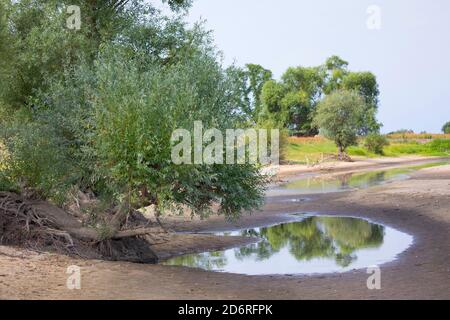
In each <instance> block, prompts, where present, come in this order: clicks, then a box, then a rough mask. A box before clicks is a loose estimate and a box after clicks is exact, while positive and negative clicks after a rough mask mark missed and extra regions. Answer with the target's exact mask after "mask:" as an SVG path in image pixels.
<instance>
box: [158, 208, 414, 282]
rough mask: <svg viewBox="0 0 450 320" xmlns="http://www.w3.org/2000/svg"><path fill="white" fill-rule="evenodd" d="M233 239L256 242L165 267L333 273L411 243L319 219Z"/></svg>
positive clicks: (365, 225)
mask: <svg viewBox="0 0 450 320" xmlns="http://www.w3.org/2000/svg"><path fill="white" fill-rule="evenodd" d="M233 235H244V236H254V237H258V238H260V239H261V241H259V242H257V243H254V244H250V245H246V246H243V247H240V248H236V249H230V250H225V251H219V252H213V253H202V254H193V255H186V256H181V257H176V258H173V259H170V260H168V261H166V262H165V264H168V265H182V266H188V267H197V268H202V269H205V270H216V271H227V272H235V273H244V274H284V273H318V272H339V271H346V270H348V269H350V268H362V267H367V266H370V265H373V264H379V263H383V262H387V261H390V260H392V259H394V258H395V256H396V255H397V254H398V253H400V252H401V251H403V250H405V249H406V248H407V247H408V246H409V245H410V244H411V242H412V238H411V237H410V236H409V235H406V234H403V233H401V232H398V231H396V230H394V229H392V228H388V227H384V226H381V225H378V224H373V223H370V222H368V221H366V220H363V219H357V218H349V217H324V216H310V217H307V218H304V219H302V220H301V221H298V222H292V223H285V224H280V225H276V226H271V227H266V228H256V229H250V230H245V231H241V232H235V233H233Z"/></svg>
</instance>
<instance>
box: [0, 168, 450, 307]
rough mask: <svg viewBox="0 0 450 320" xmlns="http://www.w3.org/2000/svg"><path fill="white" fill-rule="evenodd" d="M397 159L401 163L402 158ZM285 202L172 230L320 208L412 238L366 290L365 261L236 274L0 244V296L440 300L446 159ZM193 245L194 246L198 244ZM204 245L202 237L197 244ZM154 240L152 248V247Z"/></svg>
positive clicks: (448, 228)
mask: <svg viewBox="0 0 450 320" xmlns="http://www.w3.org/2000/svg"><path fill="white" fill-rule="evenodd" d="M405 163H406V162H405ZM309 198H310V201H308V202H302V203H292V202H290V201H287V200H289V197H288V196H286V197H283V196H279V197H271V198H268V201H267V204H266V205H265V207H264V208H263V210H261V211H259V212H257V213H254V214H253V215H252V216H246V217H245V218H243V219H242V220H240V221H239V222H238V223H227V222H225V221H223V219H222V218H218V217H213V218H211V219H209V220H208V221H206V222H200V221H194V222H190V223H186V222H184V221H178V222H177V223H174V224H173V226H175V227H176V228H177V229H179V230H181V229H183V230H195V231H204V230H223V229H233V228H241V227H248V226H255V225H263V224H266V223H270V222H276V221H280V220H282V219H286V218H285V214H286V213H294V212H320V213H322V214H328V215H339V214H341V215H352V216H360V217H365V218H369V219H371V220H373V221H376V222H380V223H384V224H387V225H389V226H392V227H394V228H397V229H399V230H402V231H405V232H408V233H409V234H412V235H413V236H414V245H413V246H412V247H411V248H410V249H408V250H407V251H405V252H404V253H402V254H401V255H400V257H399V258H398V259H397V260H396V261H394V262H391V263H388V264H385V265H382V266H381V271H382V289H381V290H368V289H367V287H366V280H367V277H368V275H367V274H366V270H354V271H351V272H347V273H343V274H327V275H319V276H313V277H311V276H245V275H236V274H226V273H214V272H207V271H202V270H198V269H190V268H184V267H168V266H162V265H140V264H132V263H123V262H104V261H96V260H83V259H75V258H70V257H67V256H60V255H50V254H38V253H33V252H29V251H24V250H18V249H14V248H8V247H0V298H2V299H30V298H32V299H315V298H317V299H348V298H350V299H392V298H398V299H407V298H408V299H419V298H424V299H438V298H443V299H450V166H445V167H435V168H428V169H424V170H420V171H418V172H416V173H415V174H414V175H413V176H412V178H411V179H409V180H405V181H397V182H393V183H389V184H386V185H383V186H378V187H373V188H369V189H365V190H359V191H353V192H343V193H335V194H324V195H312V196H309ZM245 241H249V240H248V239H242V238H236V239H223V238H216V237H211V236H207V235H191V236H177V238H176V239H174V241H173V245H172V247H171V248H168V247H167V246H166V247H159V250H160V251H161V252H162V251H167V250H168V249H170V250H172V253H177V250H181V249H180V248H181V247H182V246H186V245H187V246H188V247H190V249H191V250H203V249H204V248H205V247H206V248H209V249H213V248H220V247H223V246H232V245H235V244H236V243H244V242H245ZM200 244H201V246H200ZM205 244H206V246H205ZM156 249H158V248H156ZM70 265H77V266H79V267H81V275H82V278H81V284H82V288H81V290H68V289H67V288H66V280H67V277H68V275H67V274H66V270H67V267H68V266H70Z"/></svg>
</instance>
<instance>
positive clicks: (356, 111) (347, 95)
mask: <svg viewBox="0 0 450 320" xmlns="http://www.w3.org/2000/svg"><path fill="white" fill-rule="evenodd" d="M365 109H366V103H365V101H364V99H363V98H362V97H361V95H359V94H358V93H357V92H356V91H346V90H337V91H334V92H333V93H331V94H330V95H328V96H326V97H325V98H324V99H323V100H322V101H320V102H319V104H318V106H317V110H316V114H315V116H314V120H313V124H314V125H315V126H316V127H317V128H319V130H320V132H321V133H322V134H323V135H324V136H325V137H327V138H329V139H331V140H333V141H334V142H335V143H336V145H337V147H338V158H339V160H348V159H349V157H348V155H347V154H346V150H347V148H348V147H349V146H351V145H354V144H356V142H357V137H358V134H359V133H360V132H361V129H362V128H363V126H364V125H365V123H364V116H365V113H364V112H365Z"/></svg>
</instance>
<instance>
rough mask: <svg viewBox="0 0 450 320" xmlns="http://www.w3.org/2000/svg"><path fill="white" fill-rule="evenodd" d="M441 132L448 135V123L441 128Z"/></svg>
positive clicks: (449, 132) (449, 129)
mask: <svg viewBox="0 0 450 320" xmlns="http://www.w3.org/2000/svg"><path fill="white" fill-rule="evenodd" d="M442 132H443V133H446V134H450V121H449V122H447V123H446V124H444V126H443V127H442Z"/></svg>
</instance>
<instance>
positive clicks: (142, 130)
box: [0, 0, 265, 242]
mask: <svg viewBox="0 0 450 320" xmlns="http://www.w3.org/2000/svg"><path fill="white" fill-rule="evenodd" d="M188 3H189V2H188V1H187V2H186V1H175V0H174V1H169V4H170V5H171V6H172V7H173V8H174V9H176V8H180V6H181V8H183V7H184V6H186V5H187V4H188ZM80 6H82V10H83V8H85V9H86V7H85V6H89V7H88V8H87V9H86V10H87V12H88V13H89V14H88V16H87V17H86V19H88V20H87V22H88V23H86V25H85V29H83V27H82V28H81V30H79V31H77V32H75V31H73V30H66V29H64V23H65V19H66V18H67V14H66V12H65V11H64V10H61V9H62V8H61V7H60V6H59V5H58V4H57V2H56V1H50V0H49V1H44V2H37V1H32V0H24V1H19V2H18V3H9V4H8V6H7V10H6V12H7V14H6V17H5V21H7V22H8V23H9V25H10V26H11V27H10V28H6V29H4V28H3V29H1V30H2V31H3V33H2V35H1V36H2V37H3V36H5V37H8V39H11V47H10V48H11V51H12V53H11V54H10V53H9V52H7V51H6V50H4V51H3V52H0V54H10V56H9V58H10V59H11V60H10V61H11V62H10V64H9V65H7V66H3V65H2V68H5V73H2V76H5V75H6V77H8V79H9V80H10V81H2V82H1V83H0V86H1V90H0V92H1V93H2V96H1V97H0V108H1V110H2V112H3V114H8V117H5V118H2V119H1V120H0V121H1V122H2V123H1V128H0V130H1V132H0V134H1V136H0V137H1V138H0V139H1V144H0V145H1V146H2V149H3V150H2V154H6V155H7V156H3V157H2V159H7V161H6V163H5V164H2V165H0V169H1V172H0V180H1V181H0V186H8V190H4V191H3V192H2V193H1V198H2V199H0V202H1V203H2V206H1V209H0V214H1V215H2V216H1V217H2V218H4V219H7V220H8V221H9V222H11V219H12V220H14V219H19V221H18V222H19V225H22V226H23V228H24V230H25V231H27V232H28V231H30V230H33V226H34V227H36V228H37V230H39V231H40V232H43V233H46V234H50V235H51V236H52V237H63V238H67V239H74V238H75V239H80V240H88V241H92V240H94V241H95V242H102V241H106V240H108V239H123V238H129V237H137V236H140V235H146V234H148V233H149V232H152V231H151V230H149V229H148V228H145V227H142V226H141V224H139V223H138V225H137V226H135V228H131V229H130V227H129V225H128V224H127V221H129V219H130V217H132V216H133V215H136V214H137V213H136V210H137V209H138V208H141V207H144V206H149V205H153V206H154V207H155V208H156V212H157V214H158V215H159V214H163V213H164V212H166V211H167V210H170V211H172V212H173V211H178V212H180V211H182V210H186V209H190V212H192V214H193V215H199V216H201V217H205V216H207V215H208V214H210V213H211V208H212V207H213V206H214V205H216V206H218V207H219V211H218V212H219V213H220V214H223V215H225V216H226V217H227V218H229V219H233V218H237V217H239V215H240V214H241V213H242V212H243V211H246V210H252V209H254V208H255V207H257V206H258V205H259V204H260V203H261V201H262V199H263V189H264V184H265V177H263V176H262V175H261V174H260V173H259V170H258V167H257V166H256V165H250V164H249V165H227V164H214V165H187V164H186V165H175V164H174V163H172V161H171V148H172V143H171V134H172V132H173V131H174V130H175V129H179V128H183V129H186V130H188V131H191V130H192V128H193V123H194V121H202V122H203V125H204V127H206V128H217V129H219V130H225V129H233V128H237V127H240V126H241V125H242V123H241V122H240V121H241V118H240V117H239V116H238V115H239V114H240V113H241V112H240V110H236V106H235V104H234V101H235V100H236V96H237V95H238V94H239V93H238V92H236V91H235V88H236V86H235V80H236V79H235V78H234V77H233V76H231V75H230V74H228V73H227V72H226V71H225V70H223V69H222V67H221V65H220V63H219V57H218V54H217V52H216V51H215V49H214V46H213V44H212V39H211V38H210V36H209V33H208V32H206V31H204V30H203V29H202V28H201V26H195V27H193V28H187V27H186V26H185V25H184V23H183V22H182V21H181V19H180V18H179V17H177V16H176V17H174V18H168V17H165V16H163V15H162V14H161V13H159V12H158V11H157V10H156V9H154V8H153V7H151V6H150V5H146V4H145V2H144V1H137V0H135V1H101V0H98V1H85V2H81V1H80ZM89 8H90V9H91V11H89V10H88V9H89ZM82 12H83V11H82ZM30 16H32V17H35V18H36V19H37V20H35V21H34V23H33V20H31V23H29V24H26V23H25V20H26V19H25V18H26V17H30ZM92 19H94V20H95V22H93V21H92ZM27 21H28V20H27ZM93 24H94V25H95V27H96V29H95V30H93V29H92V28H91V27H92V26H93ZM82 26H83V24H82ZM66 37H67V39H66ZM27 44H28V45H27ZM31 44H34V45H31ZM38 61H41V63H38ZM0 161H1V159H0ZM4 162H5V160H4ZM2 181H3V182H2ZM6 191H8V192H6ZM80 197H81V198H80ZM86 198H88V200H89V201H88V202H89V206H88V207H85V208H83V209H84V210H78V211H77V210H75V212H73V210H71V211H70V212H68V211H67V210H65V211H64V210H61V208H64V209H67V208H69V209H70V208H72V207H73V202H74V201H75V203H76V204H79V203H81V202H83V201H84V202H86V201H85V200H86ZM30 199H31V200H30ZM74 199H75V200H74ZM37 200H39V201H40V202H38V203H37V202H36V201H37ZM42 200H45V201H47V202H46V203H47V206H45V207H42V203H43V202H42ZM50 204H51V205H50ZM17 210H19V211H20V214H16V213H17V212H18V211H17ZM71 213H72V214H71ZM141 220H142V219H141ZM141 220H139V219H138V220H137V221H138V222H139V221H141ZM16 222H17V221H16ZM141 222H142V221H141ZM144 224H145V223H144Z"/></svg>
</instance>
